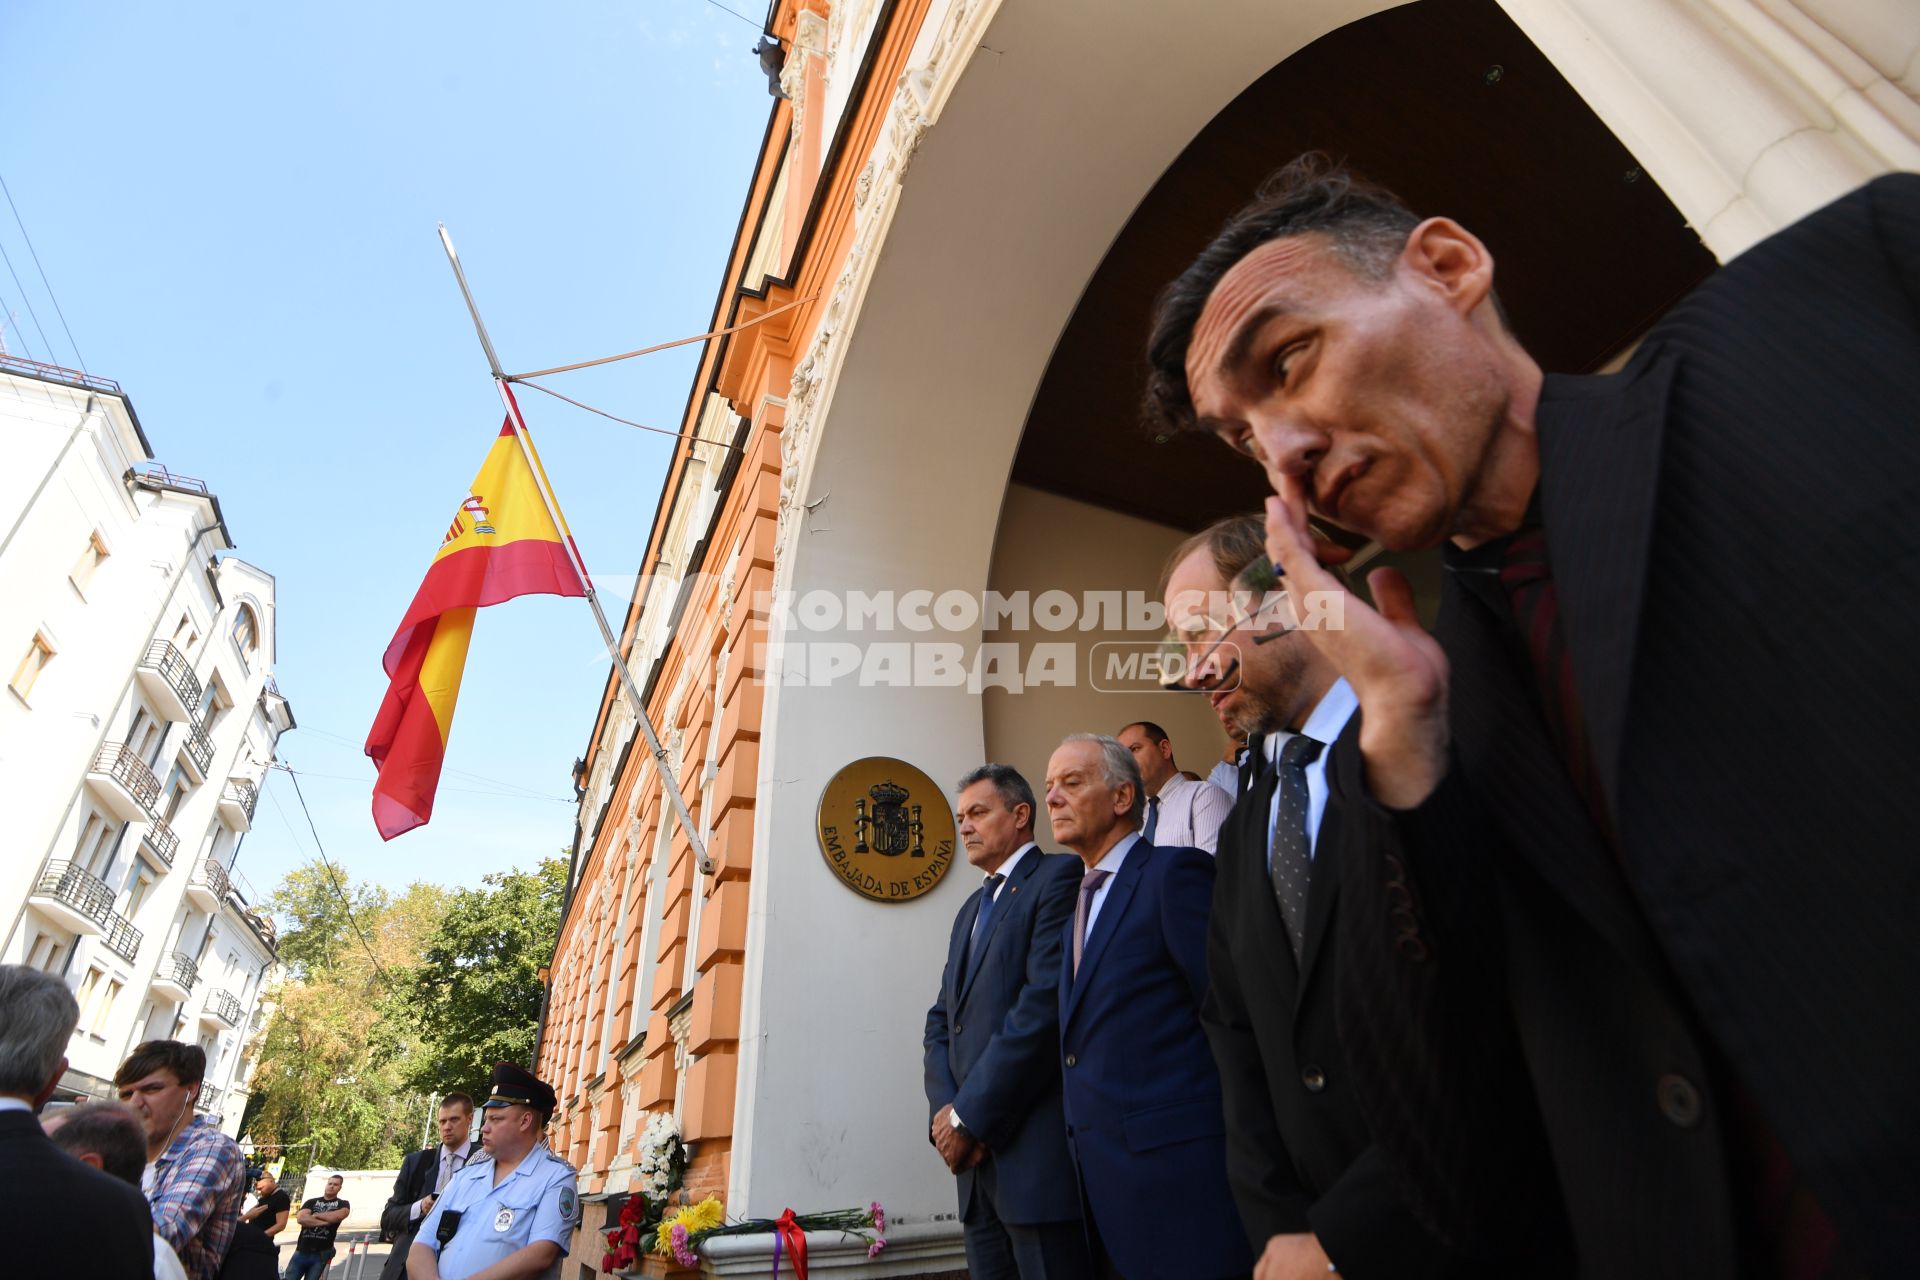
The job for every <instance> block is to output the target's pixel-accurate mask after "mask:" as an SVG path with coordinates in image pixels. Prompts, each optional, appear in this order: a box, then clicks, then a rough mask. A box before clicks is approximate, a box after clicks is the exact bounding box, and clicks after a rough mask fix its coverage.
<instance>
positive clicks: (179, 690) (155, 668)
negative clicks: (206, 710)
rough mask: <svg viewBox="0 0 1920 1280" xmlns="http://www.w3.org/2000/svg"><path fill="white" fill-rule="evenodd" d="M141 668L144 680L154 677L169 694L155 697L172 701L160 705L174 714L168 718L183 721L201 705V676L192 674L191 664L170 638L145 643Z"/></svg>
mask: <svg viewBox="0 0 1920 1280" xmlns="http://www.w3.org/2000/svg"><path fill="white" fill-rule="evenodd" d="M140 670H141V673H142V678H143V679H151V678H155V677H157V679H158V681H159V683H160V684H161V685H162V686H163V690H162V691H163V692H164V693H165V694H167V695H169V696H167V697H162V698H156V699H155V701H156V702H170V703H172V705H171V706H168V707H165V708H163V709H164V710H167V711H170V712H172V713H173V714H171V715H169V716H168V717H167V718H168V719H169V720H186V719H189V718H190V717H191V716H192V715H193V712H194V708H196V707H198V706H199V705H200V677H199V676H196V675H195V674H193V664H192V663H191V662H188V661H187V658H186V655H185V654H183V653H181V652H180V651H179V650H178V649H176V648H174V647H173V644H172V643H171V642H170V641H166V640H155V641H154V642H153V643H152V644H150V645H148V646H147V656H146V657H145V658H143V659H142V660H141V662H140ZM149 673H151V675H150V676H149Z"/></svg>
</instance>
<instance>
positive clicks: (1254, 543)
mask: <svg viewBox="0 0 1920 1280" xmlns="http://www.w3.org/2000/svg"><path fill="white" fill-rule="evenodd" d="M1203 549H1204V550H1205V551H1206V553H1207V556H1208V558H1209V559H1211V560H1212V561H1213V571H1214V573H1215V574H1216V575H1218V577H1219V579H1220V581H1221V582H1222V583H1224V584H1226V585H1227V586H1232V585H1233V580H1234V579H1235V578H1237V577H1239V576H1240V571H1241V570H1242V569H1244V568H1246V567H1247V566H1248V565H1250V564H1252V563H1253V562H1254V561H1255V560H1258V559H1260V558H1261V557H1263V556H1265V555H1266V554H1267V520H1266V517H1265V516H1255V515H1247V516H1228V517H1227V518H1226V519H1224V520H1216V521H1214V522H1213V523H1212V524H1210V525H1208V526H1207V527H1206V528H1204V529H1202V530H1201V531H1200V532H1198V533H1196V534H1194V535H1193V536H1192V537H1191V538H1188V539H1187V540H1186V541H1185V542H1183V543H1181V544H1180V545H1179V546H1177V547H1175V548H1174V549H1173V554H1172V555H1170V556H1168V557H1167V563H1166V566H1165V567H1164V568H1162V569H1161V570H1160V587H1159V590H1158V592H1157V593H1156V594H1158V595H1159V597H1160V598H1161V599H1162V600H1164V599H1166V598H1167V584H1168V583H1169V582H1172V581H1173V571H1174V570H1175V569H1178V568H1179V567H1180V565H1181V563H1182V562H1184V561H1185V560H1186V559H1187V557H1188V556H1191V555H1192V554H1193V553H1194V552H1196V551H1200V550H1203Z"/></svg>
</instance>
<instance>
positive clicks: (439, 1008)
mask: <svg viewBox="0 0 1920 1280" xmlns="http://www.w3.org/2000/svg"><path fill="white" fill-rule="evenodd" d="M484 880H485V883H484V886H483V887H482V888H479V889H461V890H459V891H457V892H456V893H454V894H453V896H452V899H451V900H450V901H449V902H448V904H447V906H446V909H445V910H444V911H443V912H442V913H441V916H440V920H439V927H438V928H437V929H436V930H435V932H434V934H433V936H432V937H431V938H430V939H429V940H428V942H427V946H426V949H425V951H424V952H423V954H422V955H421V958H420V963H419V964H418V965H417V966H416V967H415V968H414V970H413V972H412V988H411V992H410V993H409V995H408V997H407V1002H408V1004H409V1005H410V1007H411V1008H412V1009H413V1010H414V1011H415V1013H416V1015H417V1017H418V1018H419V1027H420V1033H421V1043H420V1045H419V1046H418V1049H417V1051H416V1052H415V1053H413V1054H412V1055H410V1056H409V1058H408V1061H407V1065H406V1068H405V1072H404V1075H405V1078H406V1080H407V1081H408V1082H409V1083H410V1084H412V1085H413V1086H414V1087H415V1088H417V1089H421V1090H437V1091H439V1092H442V1093H445V1092H447V1091H449V1090H452V1089H461V1090H464V1091H465V1092H467V1093H471V1094H474V1095H475V1096H484V1095H485V1093H486V1091H487V1084H488V1079H489V1076H490V1075H491V1073H492V1070H493V1064H494V1063H496V1062H517V1063H522V1064H525V1063H528V1062H530V1061H531V1059H532V1057H533V1036H534V1031H535V1028H536V1027H537V1026H538V1023H539V1018H540V999H541V995H542V990H543V988H542V984H541V982H540V969H541V967H542V966H543V965H545V964H546V963H547V962H548V961H549V960H550V959H552V956H553V946H554V941H555V939H556V938H557V937H558V935H559V931H560V900H561V896H562V895H563V894H564V893H565V891H566V883H567V863H566V860H565V859H564V858H547V859H544V860H542V862H541V863H540V865H539V867H537V868H536V869H535V870H533V871H531V872H524V871H509V872H505V873H501V874H496V875H489V876H486V877H484Z"/></svg>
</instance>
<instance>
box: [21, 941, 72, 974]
mask: <svg viewBox="0 0 1920 1280" xmlns="http://www.w3.org/2000/svg"><path fill="white" fill-rule="evenodd" d="M65 954H67V944H66V943H64V942H61V941H60V940H59V939H57V938H55V937H54V936H53V935H52V934H50V933H36V934H34V935H33V945H32V946H31V947H28V948H27V967H28V968H30V969H38V970H39V971H40V972H42V973H52V972H53V971H54V970H55V969H56V968H58V967H59V965H60V957H62V956H64V955H65Z"/></svg>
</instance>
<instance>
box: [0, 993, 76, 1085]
mask: <svg viewBox="0 0 1920 1280" xmlns="http://www.w3.org/2000/svg"><path fill="white" fill-rule="evenodd" d="M79 1025H80V1006H79V1005H78V1004H77V1003H75V1001H74V998H73V992H71V991H69V990H67V984H66V983H64V982H62V981H61V980H60V979H58V978H56V977H54V976H53V975H52V974H49V973H42V972H40V971H39V970H38V969H30V968H28V967H27V966H26V965H23V964H0V1093H15V1094H22V1095H25V1096H26V1097H29V1098H31V1097H34V1096H36V1095H37V1094H39V1092H40V1090H42V1089H44V1088H46V1086H47V1081H48V1080H50V1079H52V1078H53V1073H54V1072H55V1071H56V1070H58V1069H59V1066H60V1056H61V1055H62V1054H63V1053H65V1052H66V1049H67V1040H68V1038H69V1037H71V1036H72V1035H73V1029H74V1028H75V1027H77V1026H79Z"/></svg>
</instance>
